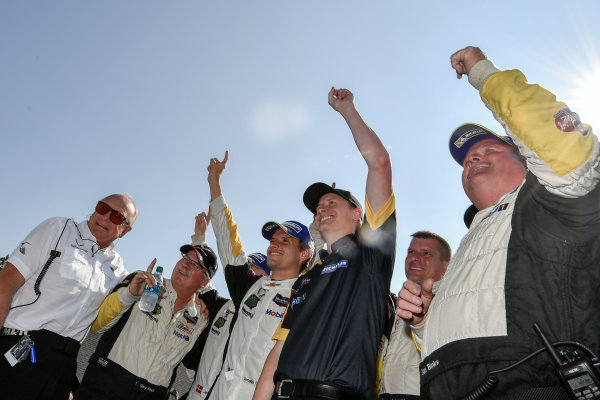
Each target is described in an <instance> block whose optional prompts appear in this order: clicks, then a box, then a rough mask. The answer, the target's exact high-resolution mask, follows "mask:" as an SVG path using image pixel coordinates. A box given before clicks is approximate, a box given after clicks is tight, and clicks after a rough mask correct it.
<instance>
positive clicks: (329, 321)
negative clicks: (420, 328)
mask: <svg viewBox="0 0 600 400" xmlns="http://www.w3.org/2000/svg"><path fill="white" fill-rule="evenodd" d="M395 246H396V215H395V199H394V195H393V194H392V195H391V196H390V198H389V199H388V201H387V202H386V204H385V205H384V206H383V207H382V208H381V210H379V212H378V213H377V214H375V213H374V212H373V211H372V209H371V207H370V205H369V202H368V199H367V202H366V212H365V223H364V224H363V226H362V228H361V229H360V231H359V233H358V235H355V234H351V235H347V236H345V237H343V238H341V239H339V240H338V241H336V242H335V243H333V244H332V246H331V253H329V254H327V256H326V257H325V259H323V260H322V263H320V264H317V265H315V266H314V267H313V268H312V269H311V270H310V271H308V272H307V273H306V274H305V275H303V276H301V277H300V278H299V279H298V280H297V281H296V283H295V284H294V286H293V288H292V297H291V301H290V305H289V306H288V309H287V311H286V315H285V317H284V320H283V322H282V325H281V327H280V328H279V329H278V330H277V332H276V333H275V335H274V336H273V339H274V340H285V343H284V345H283V348H282V350H281V355H280V358H279V364H278V366H277V370H276V372H275V375H274V381H275V383H276V392H281V394H282V395H285V394H286V393H288V390H291V388H292V387H294V386H295V388H296V390H301V389H300V387H305V388H306V393H307V394H308V393H309V392H311V391H314V390H317V391H320V392H321V391H326V392H330V391H331V390H330V389H331V387H333V388H339V389H340V392H339V393H337V394H335V395H336V396H337V397H335V398H345V399H372V398H373V397H374V395H375V381H376V358H377V350H378V345H379V342H380V340H381V337H382V333H383V328H384V323H385V310H386V302H387V296H388V293H389V286H390V281H391V278H392V272H393V267H394V256H395ZM315 338H316V339H315ZM288 380H291V382H289V381H288ZM320 384H325V385H328V386H327V387H324V386H323V385H320ZM313 393H314V392H313ZM339 396H342V397H339ZM274 398H278V397H277V394H275V395H274Z"/></svg>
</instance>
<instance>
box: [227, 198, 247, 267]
mask: <svg viewBox="0 0 600 400" xmlns="http://www.w3.org/2000/svg"><path fill="white" fill-rule="evenodd" d="M224 211H225V218H226V220H227V228H228V229H229V243H231V254H232V255H233V258H237V257H238V256H239V255H240V254H241V253H242V251H244V246H242V239H240V235H239V233H238V226H237V223H236V222H235V221H234V220H233V215H232V214H231V210H230V209H229V207H225V210H224Z"/></svg>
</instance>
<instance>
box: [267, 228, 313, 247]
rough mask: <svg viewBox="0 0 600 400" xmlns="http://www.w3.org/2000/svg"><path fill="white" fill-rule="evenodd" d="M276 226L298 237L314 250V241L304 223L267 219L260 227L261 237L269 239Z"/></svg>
mask: <svg viewBox="0 0 600 400" xmlns="http://www.w3.org/2000/svg"><path fill="white" fill-rule="evenodd" d="M278 228H281V230H282V231H284V232H285V233H287V234H288V235H290V236H291V237H294V238H296V239H300V240H301V241H302V242H303V243H304V244H305V245H306V247H308V248H309V249H311V251H314V249H315V243H314V241H313V238H312V236H311V235H310V231H309V230H308V228H307V227H306V225H304V224H301V223H300V222H297V221H285V222H282V223H281V224H280V223H278V222H275V221H269V222H267V223H266V224H264V225H263V227H262V235H263V237H264V238H265V239H267V240H271V237H272V236H273V234H274V233H275V231H277V229H278Z"/></svg>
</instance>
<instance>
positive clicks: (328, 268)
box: [321, 260, 348, 275]
mask: <svg viewBox="0 0 600 400" xmlns="http://www.w3.org/2000/svg"><path fill="white" fill-rule="evenodd" d="M346 267H348V260H342V261H339V262H337V263H335V264H331V265H326V266H324V267H323V271H321V275H325V274H330V273H332V272H334V271H335V270H337V269H339V268H346Z"/></svg>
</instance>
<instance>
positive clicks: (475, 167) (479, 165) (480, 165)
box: [467, 162, 490, 180]
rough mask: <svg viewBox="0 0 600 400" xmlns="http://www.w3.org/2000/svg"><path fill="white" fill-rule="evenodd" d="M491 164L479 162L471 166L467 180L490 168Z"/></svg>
mask: <svg viewBox="0 0 600 400" xmlns="http://www.w3.org/2000/svg"><path fill="white" fill-rule="evenodd" d="M489 167H490V164H489V163H484V162H481V163H477V164H474V165H472V166H471V168H469V174H468V175H467V180H470V179H471V178H472V177H473V176H475V175H477V174H478V173H480V172H482V171H484V170H485V169H487V168H489Z"/></svg>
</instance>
